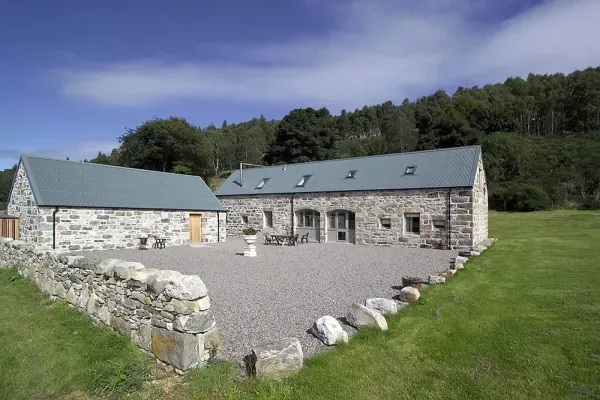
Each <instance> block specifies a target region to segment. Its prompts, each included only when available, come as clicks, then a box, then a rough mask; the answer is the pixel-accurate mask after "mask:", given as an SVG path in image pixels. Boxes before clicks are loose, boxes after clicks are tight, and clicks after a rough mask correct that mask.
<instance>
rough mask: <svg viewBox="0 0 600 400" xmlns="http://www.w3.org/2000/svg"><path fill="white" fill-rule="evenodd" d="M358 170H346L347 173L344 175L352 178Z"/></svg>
mask: <svg viewBox="0 0 600 400" xmlns="http://www.w3.org/2000/svg"><path fill="white" fill-rule="evenodd" d="M357 172H358V171H357V170H355V169H353V170H351V171H348V174H347V175H346V179H354V177H355V176H356V173H357Z"/></svg>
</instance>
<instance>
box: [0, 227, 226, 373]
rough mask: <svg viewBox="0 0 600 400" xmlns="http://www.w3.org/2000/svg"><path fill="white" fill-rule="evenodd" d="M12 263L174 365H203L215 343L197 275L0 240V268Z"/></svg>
mask: <svg viewBox="0 0 600 400" xmlns="http://www.w3.org/2000/svg"><path fill="white" fill-rule="evenodd" d="M1 267H4V268H6V267H15V268H17V270H18V271H19V273H20V274H21V275H23V276H24V277H27V278H29V279H31V280H33V281H34V282H35V283H36V284H37V285H38V286H39V288H40V289H41V290H42V292H44V293H46V294H48V295H49V296H50V297H51V298H52V299H55V300H65V301H66V302H67V303H68V304H70V305H71V306H72V307H75V308H77V309H78V310H79V311H80V312H81V313H83V314H85V315H87V316H89V317H90V318H91V319H92V320H93V321H94V322H96V323H98V324H101V325H107V326H109V327H111V328H112V329H114V330H116V331H117V332H119V333H120V334H122V335H124V336H126V337H128V338H130V339H131V340H132V341H133V343H135V344H136V345H137V346H138V347H140V348H141V349H143V350H145V351H147V352H148V353H150V354H152V355H153V356H155V357H156V358H157V359H159V360H160V361H162V362H164V363H166V364H168V365H171V366H173V367H174V368H176V370H178V371H185V370H188V369H190V368H193V367H196V366H200V365H203V364H205V363H206V362H207V361H208V360H209V359H210V358H211V357H214V356H215V355H216V353H217V351H218V350H219V348H220V345H221V334H220V331H219V329H218V328H217V327H216V325H215V320H214V317H213V315H212V314H211V312H210V298H209V297H208V292H207V289H206V287H205V285H204V283H203V282H202V280H201V279H200V278H199V277H198V276H195V275H182V274H181V273H179V272H176V271H168V270H154V269H146V268H144V266H143V265H142V264H140V263H136V262H126V261H122V260H114V259H109V260H104V261H102V262H100V263H95V262H92V261H90V260H88V259H85V258H84V257H83V256H64V255H60V253H59V252H57V251H52V250H46V249H44V248H43V247H42V246H39V245H33V244H27V243H25V242H22V241H13V240H11V239H2V238H0V268H1Z"/></svg>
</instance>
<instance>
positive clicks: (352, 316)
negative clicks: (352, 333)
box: [346, 303, 388, 331]
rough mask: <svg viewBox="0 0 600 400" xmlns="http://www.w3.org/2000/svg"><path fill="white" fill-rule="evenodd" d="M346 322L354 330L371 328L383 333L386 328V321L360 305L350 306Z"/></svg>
mask: <svg viewBox="0 0 600 400" xmlns="http://www.w3.org/2000/svg"><path fill="white" fill-rule="evenodd" d="M346 320H347V321H348V323H349V324H350V325H352V326H353V327H355V328H356V329H361V328H364V327H368V326H372V327H376V328H379V329H381V330H382V331H385V330H387V328H388V326H387V321H386V320H385V318H384V317H383V315H381V314H380V313H379V312H377V311H375V310H372V309H370V308H368V307H366V306H363V305H362V304H356V303H354V304H352V306H350V312H349V313H348V316H347V317H346Z"/></svg>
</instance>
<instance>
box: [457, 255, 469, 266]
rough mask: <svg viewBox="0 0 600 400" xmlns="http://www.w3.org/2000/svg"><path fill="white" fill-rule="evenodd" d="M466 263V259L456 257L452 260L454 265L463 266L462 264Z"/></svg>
mask: <svg viewBox="0 0 600 400" xmlns="http://www.w3.org/2000/svg"><path fill="white" fill-rule="evenodd" d="M467 261H469V259H468V258H467V257H461V256H458V257H456V259H455V260H454V263H455V264H464V263H466V262H467Z"/></svg>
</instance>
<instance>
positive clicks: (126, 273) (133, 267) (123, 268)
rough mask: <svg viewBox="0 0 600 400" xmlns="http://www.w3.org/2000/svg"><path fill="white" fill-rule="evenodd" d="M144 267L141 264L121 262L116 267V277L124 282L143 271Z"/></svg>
mask: <svg viewBox="0 0 600 400" xmlns="http://www.w3.org/2000/svg"><path fill="white" fill-rule="evenodd" d="M143 269H144V265H143V264H142V263H139V262H131V261H121V262H120V263H118V264H117V265H115V275H116V276H118V277H119V278H121V279H123V280H129V279H131V277H132V276H133V275H134V274H135V273H136V271H142V270H143Z"/></svg>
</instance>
